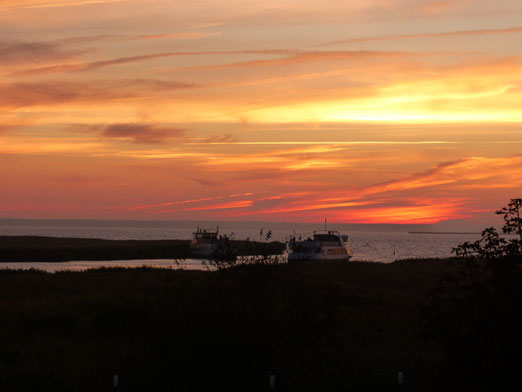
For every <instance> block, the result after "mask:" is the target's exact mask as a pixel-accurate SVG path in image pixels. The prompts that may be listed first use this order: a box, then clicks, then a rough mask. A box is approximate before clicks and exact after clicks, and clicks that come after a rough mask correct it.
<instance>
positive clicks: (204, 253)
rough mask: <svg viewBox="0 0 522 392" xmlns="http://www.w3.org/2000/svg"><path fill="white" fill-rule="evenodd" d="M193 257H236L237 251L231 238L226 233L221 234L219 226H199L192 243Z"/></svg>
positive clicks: (193, 235) (193, 234)
mask: <svg viewBox="0 0 522 392" xmlns="http://www.w3.org/2000/svg"><path fill="white" fill-rule="evenodd" d="M190 251H191V255H192V257H196V258H209V259H223V260H225V259H226V260H228V259H235V258H236V254H235V253H236V252H235V250H234V249H233V247H232V244H231V242H230V239H229V238H228V237H227V236H226V235H219V227H218V228H216V229H201V228H199V227H198V228H197V230H196V231H195V232H193V233H192V242H191V243H190Z"/></svg>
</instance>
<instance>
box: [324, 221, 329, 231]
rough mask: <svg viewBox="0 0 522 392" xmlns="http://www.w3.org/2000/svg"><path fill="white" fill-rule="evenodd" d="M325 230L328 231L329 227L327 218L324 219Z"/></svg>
mask: <svg viewBox="0 0 522 392" xmlns="http://www.w3.org/2000/svg"><path fill="white" fill-rule="evenodd" d="M324 229H325V230H328V226H327V225H326V218H324Z"/></svg>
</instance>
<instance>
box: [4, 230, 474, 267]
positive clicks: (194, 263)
mask: <svg viewBox="0 0 522 392" xmlns="http://www.w3.org/2000/svg"><path fill="white" fill-rule="evenodd" d="M197 225H198V223H197V222H168V223H166V222H145V223H144V222H109V223H107V222H104V223H96V222H77V223H75V222H70V221H68V222H67V221H65V222H64V223H63V224H60V222H58V223H53V224H49V223H48V222H45V221H41V222H39V223H38V222H32V223H30V224H28V223H23V224H20V223H17V222H14V223H11V222H9V223H0V235H38V236H51V237H78V238H80V237H81V238H103V239H118V240H119V239H137V240H151V239H190V238H191V237H192V231H193V230H194V229H195V228H196V226H197ZM199 225H200V227H205V228H215V227H216V225H215V224H212V223H207V224H202V223H201V222H200V223H199ZM329 228H330V229H337V230H339V231H341V232H342V233H346V234H348V235H349V243H350V246H351V248H352V251H353V254H354V258H353V260H356V261H378V262H385V263H389V262H392V261H394V260H397V259H406V258H430V257H448V256H451V249H452V248H453V247H455V246H457V245H458V244H461V243H462V242H464V241H474V240H476V239H478V238H479V237H480V235H479V234H418V233H409V232H408V231H394V232H390V231H378V232H377V231H376V232H371V231H353V225H333V224H332V225H329ZM261 229H263V233H262V234H261V233H260V230H261ZM317 229H322V227H321V226H320V225H319V226H318V225H314V224H280V223H273V224H272V223H233V222H225V223H220V232H221V233H223V234H227V235H230V236H232V237H233V238H235V239H246V238H250V239H251V240H259V239H260V238H261V239H263V240H264V239H265V238H266V233H267V232H268V231H269V230H271V231H272V237H271V238H272V239H273V240H279V241H286V239H287V238H288V237H289V236H290V235H292V234H293V232H294V230H295V232H296V233H297V234H298V235H299V233H301V235H302V237H303V239H304V238H306V237H308V236H309V235H311V233H312V232H313V230H317ZM350 229H352V230H350ZM406 229H407V228H406ZM414 229H417V228H414ZM142 265H146V266H151V267H152V266H158V267H167V268H179V267H178V266H177V265H176V263H175V262H174V261H172V260H130V261H129V260H122V261H107V262H103V261H75V262H68V263H41V262H35V263H16V264H12V263H0V269H1V268H19V267H20V268H37V269H42V270H46V271H59V270H74V271H79V270H85V269H88V268H94V267H101V266H104V267H119V266H128V267H138V266H142ZM183 268H186V269H202V268H204V267H203V266H201V263H200V261H199V260H186V261H185V262H184V263H183Z"/></svg>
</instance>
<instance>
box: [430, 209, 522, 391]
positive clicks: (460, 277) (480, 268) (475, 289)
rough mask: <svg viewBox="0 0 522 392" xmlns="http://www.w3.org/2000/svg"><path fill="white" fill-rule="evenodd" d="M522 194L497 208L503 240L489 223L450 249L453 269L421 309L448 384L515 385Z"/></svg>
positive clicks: (520, 383) (521, 293) (521, 318)
mask: <svg viewBox="0 0 522 392" xmlns="http://www.w3.org/2000/svg"><path fill="white" fill-rule="evenodd" d="M521 207H522V199H513V200H511V202H510V203H509V205H508V206H507V207H505V208H502V209H501V210H499V211H497V212H496V213H497V214H501V215H503V216H504V222H505V223H504V227H503V232H504V233H506V234H512V233H515V234H516V235H517V238H514V239H511V240H506V239H505V238H502V237H500V236H499V235H498V233H497V232H496V230H495V229H494V228H488V229H485V230H484V231H483V232H482V238H481V239H480V240H478V241H475V242H473V243H470V242H466V243H464V244H461V245H460V246H458V247H457V248H455V249H454V252H455V254H456V256H457V257H456V258H455V259H453V260H452V268H453V271H452V272H451V273H450V274H447V275H445V276H444V278H443V279H442V280H441V282H440V283H439V285H438V287H437V288H436V289H435V290H434V291H433V292H432V293H431V294H430V296H429V302H428V304H427V305H426V306H424V308H423V311H422V320H421V321H422V324H423V326H424V331H425V334H426V336H429V337H430V338H431V339H433V340H434V341H436V342H438V343H441V344H442V347H444V353H445V358H446V361H445V363H446V370H445V373H446V374H447V375H448V383H449V385H451V386H452V387H453V388H454V389H458V388H465V389H473V390H475V391H477V390H479V391H486V390H502V391H511V390H513V391H514V390H520V388H521V387H522V380H521V379H520V377H519V374H520V371H519V364H520V362H519V361H518V360H516V361H513V358H516V357H519V356H520V352H521V350H522V335H521V334H520V331H521V330H522V314H521V312H520V309H522V289H521V288H522V273H521V272H522V271H521V268H520V267H521V261H522V260H521V249H522V224H521V223H522V221H521V218H520V210H521Z"/></svg>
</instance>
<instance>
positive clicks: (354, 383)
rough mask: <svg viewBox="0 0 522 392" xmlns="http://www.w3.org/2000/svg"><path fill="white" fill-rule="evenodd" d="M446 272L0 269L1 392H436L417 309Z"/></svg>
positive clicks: (426, 266)
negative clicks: (116, 380)
mask: <svg viewBox="0 0 522 392" xmlns="http://www.w3.org/2000/svg"><path fill="white" fill-rule="evenodd" d="M448 268H449V267H448V266H447V264H446V263H444V262H441V261H440V260H431V261H429V260H426V261H422V262H415V261H407V262H395V263H392V264H388V265H386V264H376V263H317V264H303V265H299V266H291V265H286V264H284V265H275V266H256V265H254V266H244V267H238V268H234V269H230V270H226V271H220V272H203V271H172V270H156V269H134V270H123V269H119V270H118V269H116V270H95V271H90V272H85V273H57V274H45V273H40V272H37V271H29V272H27V271H26V272H21V271H1V272H0V390H1V391H29V390H31V391H34V390H39V391H42V390H52V391H66V390H68V391H70V390H75V391H93V390H96V391H110V390H112V375H113V374H119V375H120V379H121V391H171V390H172V391H189V390H190V391H194V390H214V391H216V390H217V391H263V390H267V385H268V384H267V383H268V381H267V377H268V375H269V374H271V373H274V374H276V375H277V382H278V391H334V390H335V391H337V390H359V391H364V390H368V391H370V390H394V389H396V374H397V371H399V370H402V371H405V372H406V375H407V376H406V377H407V382H408V385H409V390H412V391H413V390H419V391H420V390H422V391H430V390H441V389H440V387H441V385H442V384H444V381H443V378H441V376H442V374H441V371H442V370H441V369H442V366H441V364H442V361H443V357H442V354H441V351H440V350H439V348H438V347H437V346H434V345H433V343H430V342H429V341H427V340H425V339H423V338H422V336H421V331H420V328H419V324H418V322H417V317H418V309H419V306H421V305H422V304H423V303H424V301H425V298H426V295H427V293H428V292H429V291H430V290H431V289H432V288H433V287H434V286H435V285H436V282H437V281H438V279H439V278H440V277H441V276H442V275H443V274H444V273H445V272H446V271H447V269H448Z"/></svg>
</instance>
